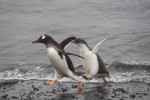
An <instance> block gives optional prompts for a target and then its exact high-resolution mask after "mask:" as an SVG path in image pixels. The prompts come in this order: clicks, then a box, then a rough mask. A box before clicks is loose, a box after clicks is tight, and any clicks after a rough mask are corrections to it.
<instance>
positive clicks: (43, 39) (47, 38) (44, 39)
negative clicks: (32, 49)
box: [32, 35, 53, 45]
mask: <svg viewBox="0 0 150 100" xmlns="http://www.w3.org/2000/svg"><path fill="white" fill-rule="evenodd" d="M51 40H53V38H52V37H51V36H49V35H43V36H40V37H39V38H38V39H37V40H35V41H33V42H32V44H35V43H43V44H45V45H47V44H48V43H50V41H51Z"/></svg>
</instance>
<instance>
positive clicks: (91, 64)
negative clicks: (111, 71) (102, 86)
mask: <svg viewBox="0 0 150 100" xmlns="http://www.w3.org/2000/svg"><path fill="white" fill-rule="evenodd" d="M80 55H81V56H83V57H84V59H83V60H82V63H83V65H84V68H85V69H86V70H87V71H88V73H89V74H91V75H92V76H95V75H96V74H97V73H98V70H99V66H98V61H97V56H96V54H94V53H92V52H91V51H89V52H86V53H80Z"/></svg>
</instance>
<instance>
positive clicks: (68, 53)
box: [65, 52, 84, 59]
mask: <svg viewBox="0 0 150 100" xmlns="http://www.w3.org/2000/svg"><path fill="white" fill-rule="evenodd" d="M65 53H66V54H67V55H73V56H77V57H80V58H82V59H84V57H82V56H79V55H76V54H73V53H70V52H65Z"/></svg>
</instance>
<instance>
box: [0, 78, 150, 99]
mask: <svg viewBox="0 0 150 100" xmlns="http://www.w3.org/2000/svg"><path fill="white" fill-rule="evenodd" d="M149 98H150V84H146V83H140V82H125V83H113V82H111V83H107V84H103V83H89V82H88V83H84V87H83V90H82V91H78V89H77V88H76V82H58V83H56V84H54V85H52V86H48V85H44V80H9V81H8V80H7V81H3V82H0V100H9V99H10V100H62V99H67V100H98V99H100V100H141V99H142V100H149Z"/></svg>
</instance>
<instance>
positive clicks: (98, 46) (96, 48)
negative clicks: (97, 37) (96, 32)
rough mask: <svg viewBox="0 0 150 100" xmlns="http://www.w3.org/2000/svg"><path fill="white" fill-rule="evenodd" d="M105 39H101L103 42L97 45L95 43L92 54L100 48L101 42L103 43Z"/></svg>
mask: <svg viewBox="0 0 150 100" xmlns="http://www.w3.org/2000/svg"><path fill="white" fill-rule="evenodd" d="M105 40H106V39H103V40H101V41H100V42H99V43H97V45H96V46H95V47H94V49H93V50H92V52H93V53H96V52H97V51H98V50H99V48H100V44H101V43H102V42H104V41H105Z"/></svg>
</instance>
